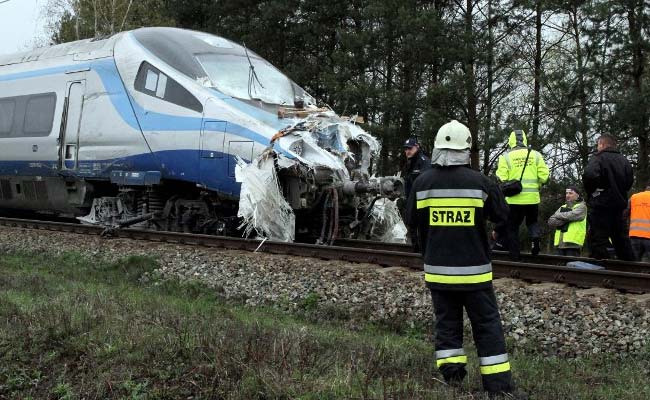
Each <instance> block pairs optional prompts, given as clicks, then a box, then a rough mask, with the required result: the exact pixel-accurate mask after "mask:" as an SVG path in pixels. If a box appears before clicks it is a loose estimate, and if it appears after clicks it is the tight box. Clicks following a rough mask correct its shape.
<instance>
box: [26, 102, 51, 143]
mask: <svg viewBox="0 0 650 400" xmlns="http://www.w3.org/2000/svg"><path fill="white" fill-rule="evenodd" d="M55 107H56V94H55V93H45V94H38V95H32V96H29V98H28V99H27V103H26V105H25V120H24V122H23V136H48V135H49V134H50V132H51V131H52V123H53V122H54V109H55Z"/></svg>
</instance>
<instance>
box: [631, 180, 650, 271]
mask: <svg viewBox="0 0 650 400" xmlns="http://www.w3.org/2000/svg"><path fill="white" fill-rule="evenodd" d="M630 240H631V241H632V249H633V250H634V253H635V256H636V259H637V261H643V258H644V256H645V257H650V181H648V183H647V184H646V187H645V191H643V192H640V193H637V194H633V195H632V198H631V199H630Z"/></svg>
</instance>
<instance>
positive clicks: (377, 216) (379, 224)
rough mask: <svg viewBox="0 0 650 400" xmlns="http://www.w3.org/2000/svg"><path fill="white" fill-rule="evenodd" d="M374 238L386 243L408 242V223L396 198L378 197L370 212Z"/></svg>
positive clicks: (371, 234) (371, 231)
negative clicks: (401, 213) (404, 219)
mask: <svg viewBox="0 0 650 400" xmlns="http://www.w3.org/2000/svg"><path fill="white" fill-rule="evenodd" d="M370 219H371V220H372V228H371V229H370V236H371V237H372V238H373V240H379V241H381V242H386V243H406V236H407V231H406V225H404V221H402V217H401V216H400V213H399V209H398V208H397V201H396V200H389V199H386V198H382V199H378V200H377V201H376V202H375V205H374V207H373V208H372V211H371V212H370Z"/></svg>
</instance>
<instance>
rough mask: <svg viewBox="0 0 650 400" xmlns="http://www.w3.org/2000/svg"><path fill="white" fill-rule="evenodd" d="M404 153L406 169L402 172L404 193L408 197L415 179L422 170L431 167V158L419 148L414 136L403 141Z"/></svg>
mask: <svg viewBox="0 0 650 400" xmlns="http://www.w3.org/2000/svg"><path fill="white" fill-rule="evenodd" d="M403 147H404V155H406V169H405V172H404V195H405V197H407V198H408V196H409V194H410V193H411V187H412V186H413V182H414V181H415V179H416V178H417V177H418V176H419V175H420V174H421V173H422V172H424V171H426V170H428V169H430V168H431V160H429V157H427V156H426V155H425V154H424V153H423V152H422V149H421V148H420V142H418V139H417V138H416V137H411V138H408V139H407V140H406V142H404V146H403Z"/></svg>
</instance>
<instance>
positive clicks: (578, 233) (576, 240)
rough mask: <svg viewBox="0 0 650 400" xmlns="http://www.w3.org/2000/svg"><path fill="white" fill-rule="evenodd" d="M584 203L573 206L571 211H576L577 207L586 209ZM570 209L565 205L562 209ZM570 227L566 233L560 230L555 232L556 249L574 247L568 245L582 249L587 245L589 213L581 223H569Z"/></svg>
mask: <svg viewBox="0 0 650 400" xmlns="http://www.w3.org/2000/svg"><path fill="white" fill-rule="evenodd" d="M584 206H585V203H584V202H579V203H576V204H574V205H573V207H571V209H576V208H577V207H584ZM565 207H566V208H569V206H568V205H566V204H565V205H563V206H562V208H565ZM568 224H569V226H568V229H567V231H566V232H562V231H561V230H560V229H556V230H555V238H554V240H553V244H554V245H555V247H560V248H564V247H572V246H565V245H566V244H574V245H578V246H580V247H582V245H584V244H585V236H586V235H587V213H586V212H585V216H584V218H583V219H581V220H579V221H571V222H568Z"/></svg>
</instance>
